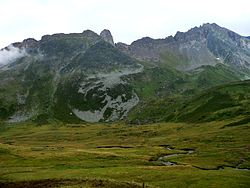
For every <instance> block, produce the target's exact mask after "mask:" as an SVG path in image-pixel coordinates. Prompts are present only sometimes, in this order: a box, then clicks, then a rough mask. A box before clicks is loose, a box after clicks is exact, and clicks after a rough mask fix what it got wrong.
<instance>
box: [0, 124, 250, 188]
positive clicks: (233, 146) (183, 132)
mask: <svg viewBox="0 0 250 188" xmlns="http://www.w3.org/2000/svg"><path fill="white" fill-rule="evenodd" d="M235 121H238V120H235ZM239 122H240V121H239ZM249 135H250V123H248V122H243V123H232V121H231V120H228V121H218V122H209V123H200V124H199V123H198V124H187V123H155V124H148V125H127V124H123V123H113V124H87V123H86V124H48V125H41V126H37V125H34V124H31V123H26V124H16V125H13V124H12V125H6V124H3V125H1V128H0V187H128V188H129V187H143V183H144V187H249V186H250V171H249V169H250V136H249Z"/></svg>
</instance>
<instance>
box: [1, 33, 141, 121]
mask: <svg viewBox="0 0 250 188" xmlns="http://www.w3.org/2000/svg"><path fill="white" fill-rule="evenodd" d="M103 37H104V38H103ZM110 37H111V38H110ZM111 39H112V36H111V35H109V33H107V31H104V32H103V33H102V37H101V36H99V35H97V34H96V33H94V32H92V31H89V30H87V31H84V32H83V33H72V34H63V33H60V34H54V35H46V36H43V37H42V39H41V40H40V41H36V40H34V39H26V40H24V41H23V42H20V43H14V44H13V48H15V49H17V51H19V50H21V49H22V50H23V51H25V56H20V57H19V58H16V60H15V61H14V62H11V63H8V64H6V65H4V66H3V67H1V68H0V78H1V83H0V90H1V93H0V118H1V119H2V120H5V121H9V122H19V121H25V120H29V119H32V120H33V121H35V122H40V123H43V122H44V121H45V122H46V121H47V120H49V119H54V118H56V119H58V120H61V121H68V122H77V121H80V120H83V121H88V122H97V121H114V120H118V119H120V118H124V117H126V116H127V114H128V112H129V111H130V109H131V108H132V107H134V106H135V105H136V104H137V103H138V102H139V98H138V96H137V94H136V93H135V91H134V89H133V88H132V87H131V86H130V83H129V82H127V81H126V80H125V79H126V77H127V76H130V75H131V74H136V73H138V72H141V71H142V66H141V65H139V64H138V62H137V61H136V60H134V59H132V58H131V57H129V56H127V55H126V54H124V53H122V52H121V51H119V50H118V49H116V48H115V47H114V46H113V45H111V44H110V43H109V42H112V40H111ZM106 41H108V42H106ZM112 44H113V43H112ZM8 50H9V49H8Z"/></svg>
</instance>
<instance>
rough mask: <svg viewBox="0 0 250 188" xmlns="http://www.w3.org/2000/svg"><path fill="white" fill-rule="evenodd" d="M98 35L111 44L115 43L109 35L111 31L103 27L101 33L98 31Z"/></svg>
mask: <svg viewBox="0 0 250 188" xmlns="http://www.w3.org/2000/svg"><path fill="white" fill-rule="evenodd" d="M100 36H101V37H102V38H103V40H105V41H106V42H108V43H110V44H112V45H113V46H114V45H115V44H114V40H113V37H112V35H111V32H110V31H109V30H107V29H104V30H103V31H102V32H101V33H100Z"/></svg>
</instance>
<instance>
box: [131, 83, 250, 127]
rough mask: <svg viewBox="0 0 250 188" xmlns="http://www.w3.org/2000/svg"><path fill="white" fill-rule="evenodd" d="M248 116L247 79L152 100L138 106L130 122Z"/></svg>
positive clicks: (190, 120) (221, 118)
mask: <svg viewBox="0 0 250 188" xmlns="http://www.w3.org/2000/svg"><path fill="white" fill-rule="evenodd" d="M237 116H240V117H249V116H250V81H242V82H235V83H231V84H226V85H220V86H216V87H213V88H210V89H207V90H205V91H202V92H198V94H196V95H191V96H180V95H179V96H171V97H165V98H162V99H151V100H149V101H148V102H145V103H142V104H141V105H140V106H137V107H136V108H135V109H134V110H133V111H132V112H131V115H130V117H129V120H130V122H132V123H151V122H160V121H175V122H193V123H194V122H206V121H214V120H224V119H230V118H234V117H237Z"/></svg>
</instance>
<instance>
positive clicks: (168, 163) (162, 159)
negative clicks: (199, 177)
mask: <svg viewBox="0 0 250 188" xmlns="http://www.w3.org/2000/svg"><path fill="white" fill-rule="evenodd" d="M160 146H161V147H164V148H165V149H166V150H172V149H174V147H171V146H169V145H160ZM179 150H181V151H185V152H186V153H173V154H168V155H164V156H161V157H159V158H158V159H157V162H159V163H160V164H162V165H165V166H176V165H184V166H186V165H187V164H181V163H177V162H173V161H170V160H166V159H168V158H171V157H176V156H183V155H190V154H192V153H194V152H195V150H194V149H192V148H183V149H179ZM240 165H241V164H238V165H237V166H236V167H235V166H230V165H221V166H217V167H215V168H203V167H199V166H196V165H190V166H192V167H194V168H197V169H200V170H223V169H225V168H232V169H235V170H242V171H249V170H250V168H240Z"/></svg>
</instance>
